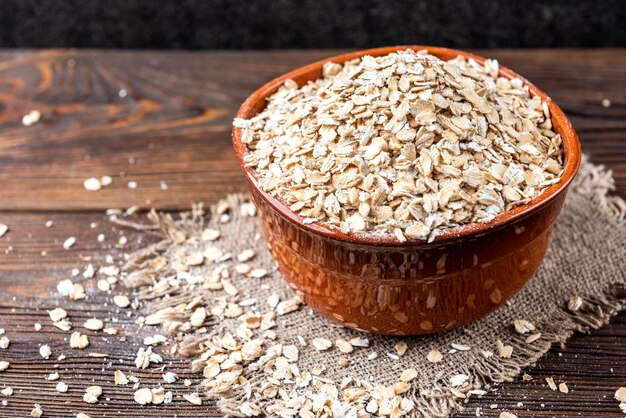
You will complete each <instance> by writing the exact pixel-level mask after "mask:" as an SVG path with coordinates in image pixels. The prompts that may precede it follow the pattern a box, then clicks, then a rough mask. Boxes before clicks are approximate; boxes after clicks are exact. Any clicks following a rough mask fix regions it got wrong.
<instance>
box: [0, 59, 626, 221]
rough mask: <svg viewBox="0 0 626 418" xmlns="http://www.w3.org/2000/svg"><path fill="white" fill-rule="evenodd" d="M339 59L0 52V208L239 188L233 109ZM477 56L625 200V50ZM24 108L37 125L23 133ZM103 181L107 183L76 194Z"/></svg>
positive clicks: (165, 200)
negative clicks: (38, 115) (560, 122)
mask: <svg viewBox="0 0 626 418" xmlns="http://www.w3.org/2000/svg"><path fill="white" fill-rule="evenodd" d="M336 52H337V51H299V52H298V51H284V52H198V53H192V52H100V51H99V52H95V51H66V50H51V51H42V52H31V51H27V52H2V53H0V138H1V140H0V184H2V187H0V210H64V211H67V210H84V209H89V210H96V209H104V208H109V207H127V206H130V205H140V206H155V207H157V208H161V209H180V208H187V207H189V205H190V203H191V202H194V201H205V202H212V201H215V200H216V199H218V198H219V197H222V196H223V195H224V194H225V193H227V192H231V191H235V190H241V189H242V188H243V180H242V176H241V174H240V171H239V168H238V167H237V164H236V162H235V158H234V155H233V153H232V151H231V146H230V125H231V121H232V117H233V115H234V112H235V111H236V109H237V108H238V106H239V105H240V103H241V102H242V101H243V100H244V99H245V98H246V97H247V95H248V94H250V92H252V91H253V90H254V89H255V88H257V87H259V86H260V85H261V84H263V83H264V82H266V81H268V80H270V79H271V78H272V77H274V76H276V75H279V74H281V73H284V72H285V71H288V70H290V69H293V68H295V67H297V66H300V65H302V64H305V63H308V62H311V61H314V60H317V59H322V58H324V57H328V56H331V55H334V54H335V53H336ZM478 52H479V53H482V54H484V55H488V56H491V57H495V58H498V59H499V60H500V61H501V63H502V64H503V65H506V66H509V67H511V68H513V69H515V70H517V71H518V72H519V73H521V74H522V75H524V76H525V77H527V78H528V79H530V80H532V81H533V82H534V83H535V84H537V85H538V86H539V87H541V88H543V89H544V90H545V91H547V92H548V93H549V94H550V95H551V96H552V97H553V98H554V99H555V100H556V101H557V103H559V104H560V105H561V106H562V107H563V108H564V110H565V111H566V113H568V114H569V115H570V116H571V118H572V121H573V123H574V125H575V126H576V128H577V130H578V132H579V134H580V137H581V140H582V142H583V148H584V150H585V151H586V152H588V153H590V154H592V155H593V158H594V161H597V162H600V163H606V164H607V165H609V166H610V167H611V168H613V170H614V171H615V178H616V180H617V186H618V190H619V191H620V192H621V193H626V142H625V141H624V138H625V136H626V50H624V49H621V50H620V49H618V50H561V51H553V50H524V51H507V50H490V51H478ZM120 91H123V92H122V93H121V96H124V97H120ZM604 98H608V99H609V100H610V101H611V102H612V106H611V107H609V108H605V107H603V106H602V105H601V101H602V99H604ZM33 109H38V110H40V111H41V112H42V113H43V118H42V120H41V122H39V123H38V124H36V125H34V126H30V127H25V126H22V124H21V117H22V115H24V114H25V113H27V112H29V111H30V110H33ZM129 160H130V161H132V162H133V163H130V162H129ZM101 175H110V176H112V177H114V182H113V184H112V185H111V186H109V187H107V188H106V189H103V190H101V191H99V192H97V193H95V192H88V191H85V190H84V189H83V186H82V182H83V180H84V179H85V178H87V177H91V176H101ZM128 181H135V182H137V184H138V187H137V189H135V190H131V189H129V188H128V187H127V183H128ZM162 181H164V182H165V183H166V184H167V185H168V189H167V190H163V189H162V188H161V182H162Z"/></svg>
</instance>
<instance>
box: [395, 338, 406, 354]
mask: <svg viewBox="0 0 626 418" xmlns="http://www.w3.org/2000/svg"><path fill="white" fill-rule="evenodd" d="M408 347H409V346H408V345H407V344H406V343H405V342H404V341H402V342H399V343H397V344H396V346H395V349H396V353H398V355H399V356H401V357H402V356H403V355H404V354H405V353H406V350H407V348H408Z"/></svg>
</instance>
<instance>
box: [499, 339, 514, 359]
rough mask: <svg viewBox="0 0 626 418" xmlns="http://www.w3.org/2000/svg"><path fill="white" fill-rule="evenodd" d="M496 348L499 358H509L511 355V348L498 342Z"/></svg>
mask: <svg viewBox="0 0 626 418" xmlns="http://www.w3.org/2000/svg"><path fill="white" fill-rule="evenodd" d="M496 346H497V348H498V354H499V355H500V357H502V358H511V355H513V346H511V345H504V344H502V341H500V340H498V341H496Z"/></svg>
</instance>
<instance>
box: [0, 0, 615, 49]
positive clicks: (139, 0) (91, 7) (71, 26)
mask: <svg viewBox="0 0 626 418" xmlns="http://www.w3.org/2000/svg"><path fill="white" fill-rule="evenodd" d="M625 26H626V0H597V1H594V0H579V1H575V0H553V1H549V0H537V1H525V0H511V1H508V0H507V1H504V0H499V1H488V0H484V1H480V0H440V1H437V0H430V1H429V0H417V1H383V0H381V1H373V0H343V1H342V0H300V1H297V0H266V1H261V0H250V1H246V0H204V1H203V0H177V1H171V0H0V48H12V47H79V48H150V49H172V48H178V49H267V48H362V47H372V46H381V45H393V44H431V45H444V46H450V47H460V48H465V47H473V48H485V47H500V48H519V47H609V46H626V30H625V29H624V27H625Z"/></svg>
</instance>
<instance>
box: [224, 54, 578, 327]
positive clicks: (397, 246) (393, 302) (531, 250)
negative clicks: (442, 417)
mask: <svg viewBox="0 0 626 418" xmlns="http://www.w3.org/2000/svg"><path fill="white" fill-rule="evenodd" d="M407 48H410V49H413V50H424V49H425V50H427V51H428V52H429V53H430V54H432V55H435V56H437V57H439V58H441V59H443V60H449V59H452V58H454V57H456V56H458V55H461V56H464V57H466V58H472V59H474V60H476V61H478V62H479V63H482V62H484V60H485V59H484V58H482V57H479V56H476V55H474V54H470V53H467V52H463V51H457V50H453V49H447V48H438V47H430V46H396V47H386V48H377V49H369V50H364V51H357V52H353V53H348V54H343V55H339V56H336V57H332V58H328V59H325V60H322V61H318V62H315V63H313V64H309V65H306V66H304V67H301V68H298V69H296V70H294V71H291V72H289V73H287V74H284V75H282V76H280V77H278V78H276V79H274V80H272V81H270V82H269V83H267V84H265V85H264V86H262V87H261V88H260V89H258V90H257V91H255V92H254V93H253V94H252V95H251V96H250V97H249V98H248V99H247V100H246V101H245V102H244V103H243V105H242V106H241V108H240V109H239V111H238V113H237V116H236V117H238V118H244V119H249V118H251V117H253V116H254V115H256V114H257V113H258V112H260V111H261V110H262V109H263V108H264V107H265V106H266V101H267V98H268V97H269V96H271V95H272V94H273V93H274V92H275V91H276V90H277V89H278V88H279V87H280V86H282V85H283V83H284V82H285V80H287V79H293V80H294V81H296V83H298V85H303V84H304V83H306V82H308V81H311V80H315V79H318V78H320V77H321V76H322V66H323V64H324V63H325V62H327V61H333V62H337V63H343V62H345V61H349V60H352V59H354V58H360V57H363V56H365V55H371V56H381V55H387V54H390V53H392V52H394V51H398V50H405V49H407ZM500 76H502V77H507V78H509V79H512V78H520V79H521V80H522V81H523V82H524V84H525V85H527V86H528V88H529V89H530V92H531V94H532V95H533V96H539V97H540V98H541V99H542V100H543V101H544V102H546V103H547V104H548V107H549V109H550V113H551V118H552V124H553V129H554V131H555V132H556V133H558V134H560V135H561V137H562V139H563V152H564V164H565V167H564V171H563V175H562V177H561V179H560V181H559V182H558V183H556V184H554V185H552V186H551V187H549V188H548V189H547V190H545V191H544V192H543V193H541V194H540V195H539V196H537V197H536V198H534V199H533V200H532V201H530V202H529V203H527V204H525V205H523V206H520V207H517V208H515V209H513V210H511V211H509V212H506V213H504V214H501V215H499V216H497V217H496V218H495V219H494V220H492V221H491V222H488V223H473V224H468V225H463V226H460V227H456V228H451V229H447V230H444V231H443V233H442V235H440V236H439V237H437V238H436V239H435V240H434V241H433V242H431V243H426V242H424V241H419V240H408V241H407V242H404V243H402V242H400V241H399V240H398V239H397V238H396V237H395V236H394V235H391V234H384V235H383V234H368V233H357V234H355V233H350V234H344V233H342V232H341V231H340V230H338V229H336V228H332V227H330V226H327V225H324V224H304V223H303V222H302V221H303V218H302V217H300V216H299V215H297V214H295V213H294V212H292V211H291V210H290V209H289V207H288V206H287V205H286V204H285V203H284V202H283V201H281V200H280V199H278V198H275V197H273V196H271V195H270V194H268V193H266V192H264V191H263V190H261V189H260V188H259V185H258V182H257V178H256V174H255V172H254V170H253V169H251V168H250V167H246V166H245V164H244V162H243V159H244V156H245V154H246V152H247V150H246V147H245V145H244V144H243V143H242V142H241V130H240V129H238V128H233V135H232V139H233V146H234V149H235V153H236V154H237V158H238V160H239V163H240V165H241V168H242V170H243V172H244V175H245V177H246V180H247V184H248V188H249V191H250V194H251V196H252V199H253V201H254V203H255V204H256V206H257V208H258V210H259V215H260V218H261V222H262V226H263V231H264V233H265V238H266V240H267V243H268V246H269V249H270V252H271V254H272V256H273V258H274V260H275V261H276V264H277V265H278V268H279V270H280V272H281V273H282V275H283V277H284V278H285V280H286V281H287V282H288V283H289V285H290V286H291V287H292V288H293V289H294V290H295V291H296V292H297V293H298V294H299V295H300V296H301V297H302V298H303V300H304V301H305V303H306V304H307V305H309V306H310V307H312V308H313V309H314V310H316V311H317V312H319V313H320V314H322V315H324V316H326V317H328V318H331V319H333V320H335V321H338V322H340V323H342V324H344V325H346V326H348V327H351V328H354V329H357V330H362V331H367V332H371V333H378V334H389V335H417V334H427V333H434V332H441V331H445V330H449V329H452V328H455V327H458V326H460V325H463V324H465V323H468V322H470V321H473V320H476V319H478V318H481V317H483V316H485V315H486V314H488V313H489V312H491V311H493V310H495V309H496V308H498V307H499V306H501V305H502V304H503V303H505V302H506V301H507V300H508V299H509V298H510V297H512V296H513V295H514V294H515V293H517V292H518V291H519V290H520V289H521V288H522V287H523V286H524V284H525V283H526V282H527V281H528V280H529V279H530V277H531V276H532V275H533V273H534V272H535V271H536V270H537V268H538V267H539V265H540V264H541V262H542V260H543V258H544V256H545V253H546V250H547V248H548V244H549V241H550V236H551V234H552V229H553V227H554V223H555V221H556V219H557V217H558V215H559V212H560V211H561V207H562V205H563V202H564V200H565V196H566V193H567V189H568V186H569V184H570V183H571V181H572V179H573V178H574V176H575V175H576V172H577V171H578V168H579V166H580V160H581V150H580V143H579V141H578V137H577V135H576V132H575V131H574V129H573V127H572V125H571V123H570V122H569V121H568V119H567V118H566V116H565V115H564V114H563V112H562V111H561V109H560V108H559V107H558V106H557V105H556V104H555V103H554V102H553V101H552V100H551V99H550V98H549V97H548V96H547V95H546V94H545V93H543V92H542V91H541V90H539V89H538V88H537V87H535V86H534V85H532V84H531V83H530V82H528V81H527V80H525V79H524V78H523V77H521V76H519V75H517V74H516V73H514V72H513V71H511V70H509V69H507V68H504V67H502V66H501V67H500Z"/></svg>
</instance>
